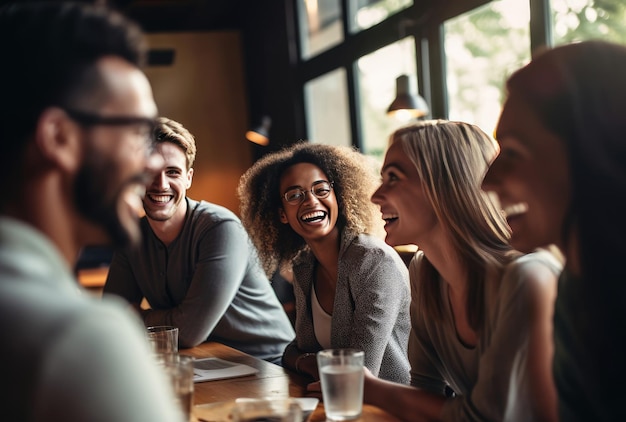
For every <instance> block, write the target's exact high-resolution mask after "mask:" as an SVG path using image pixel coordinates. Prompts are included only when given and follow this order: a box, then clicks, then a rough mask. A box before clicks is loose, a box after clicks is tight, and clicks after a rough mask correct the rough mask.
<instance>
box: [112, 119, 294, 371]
mask: <svg viewBox="0 0 626 422" xmlns="http://www.w3.org/2000/svg"><path fill="white" fill-rule="evenodd" d="M156 142H157V146H156V149H157V151H158V152H159V153H160V154H161V155H162V156H163V159H164V160H165V167H164V169H163V170H162V171H161V172H160V173H158V174H157V175H156V176H155V177H154V179H153V180H152V183H150V184H148V186H147V188H146V196H145V198H144V201H143V205H144V209H145V212H146V217H144V218H143V219H142V221H141V229H142V232H143V236H144V239H145V241H144V243H143V244H142V247H141V249H140V250H129V251H127V250H120V251H117V252H116V254H115V256H114V258H113V261H112V263H111V266H110V269H109V275H108V277H107V282H106V285H105V288H104V291H105V293H114V294H117V295H120V296H122V297H124V298H125V299H126V300H128V301H129V302H130V303H131V304H133V305H134V306H135V307H136V308H137V309H138V310H139V311H140V313H141V315H142V317H143V319H144V323H145V324H146V326H151V325H173V326H175V327H178V328H179V342H180V346H181V347H193V346H196V345H197V344H199V343H201V342H204V341H207V340H213V341H219V342H221V343H224V344H227V345H228V346H231V347H234V348H236V349H240V350H242V351H244V352H246V353H249V354H251V355H253V356H256V357H258V358H261V359H265V360H268V361H271V362H275V363H278V362H280V358H281V356H282V353H283V350H284V349H285V347H286V345H287V344H288V343H289V342H290V341H291V340H292V339H293V338H294V336H295V333H294V331H293V328H292V326H291V323H290V321H289V319H288V317H287V315H286V313H285V311H284V310H283V307H282V305H281V304H280V302H279V301H278V298H277V297H276V294H275V293H274V290H273V289H272V286H271V284H270V282H269V280H268V279H267V276H266V275H265V273H264V271H263V269H262V268H261V266H260V263H259V259H258V256H257V252H256V249H255V248H254V246H253V245H252V243H251V241H250V239H249V238H248V234H247V233H246V231H245V229H244V228H243V226H242V225H241V222H240V221H239V218H237V216H236V215H235V214H234V213H232V212H231V211H229V210H228V209H226V208H224V207H221V206H219V205H215V204H212V203H209V202H206V201H194V200H193V199H191V198H188V197H187V196H186V193H187V189H189V187H190V186H191V182H192V178H193V168H192V166H193V162H194V159H195V155H196V146H195V140H194V137H193V135H192V134H191V133H189V131H188V130H187V129H185V128H184V127H183V126H182V125H181V124H180V123H178V122H175V121H173V120H170V119H167V118H159V119H158V124H157V129H156ZM144 298H145V299H146V300H147V301H148V303H149V304H150V309H140V303H141V302H142V300H143V299H144Z"/></svg>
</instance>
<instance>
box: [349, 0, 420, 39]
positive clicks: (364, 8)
mask: <svg viewBox="0 0 626 422" xmlns="http://www.w3.org/2000/svg"><path fill="white" fill-rule="evenodd" d="M412 4H413V0H350V11H351V12H350V13H351V15H352V16H351V19H350V22H351V25H350V32H358V31H360V30H362V29H367V28H370V27H372V26H374V25H376V24H377V23H380V22H382V21H383V20H385V19H387V18H388V17H389V16H391V15H392V14H394V13H396V12H399V11H400V10H402V9H406V8H407V7H409V6H410V5H412Z"/></svg>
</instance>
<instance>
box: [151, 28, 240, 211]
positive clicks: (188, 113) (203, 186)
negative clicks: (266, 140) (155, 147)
mask: <svg viewBox="0 0 626 422" xmlns="http://www.w3.org/2000/svg"><path fill="white" fill-rule="evenodd" d="M148 40H149V43H150V48H152V49H173V50H174V52H175V55H174V62H173V64H172V65H169V66H148V67H147V69H146V75H147V76H148V79H150V82H151V84H152V88H153V90H154V97H155V99H156V103H157V105H158V107H159V114H160V115H162V116H165V117H169V118H171V119H173V120H176V121H178V122H180V123H182V124H183V126H185V127H186V128H187V129H188V130H189V131H190V132H191V133H192V134H193V135H194V136H195V138H196V145H197V149H198V153H197V157H196V162H195V163H194V166H193V167H194V178H193V184H192V186H191V189H189V190H188V191H187V194H188V196H189V197H191V198H193V199H196V200H200V199H204V200H206V201H209V202H213V203H216V204H219V205H223V206H225V207H226V208H229V209H230V210H231V211H233V212H235V213H236V214H239V201H238V200H237V196H236V188H237V183H238V181H239V177H240V176H241V175H242V174H243V172H245V171H246V169H247V168H248V167H249V166H250V165H251V164H252V147H251V145H250V143H249V142H248V141H246V139H245V137H244V134H245V131H246V129H247V124H248V111H247V110H248V107H247V102H246V95H245V86H244V71H243V60H242V56H243V54H242V46H241V37H240V34H239V33H238V32H235V31H223V32H193V33H192V32H189V33H162V34H150V35H149V36H148Z"/></svg>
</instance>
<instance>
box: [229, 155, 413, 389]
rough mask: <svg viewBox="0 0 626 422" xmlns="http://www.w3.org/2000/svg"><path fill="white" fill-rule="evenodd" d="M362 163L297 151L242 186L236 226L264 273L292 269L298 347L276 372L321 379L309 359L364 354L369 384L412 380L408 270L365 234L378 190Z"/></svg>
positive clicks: (273, 159) (250, 174) (267, 164)
mask: <svg viewBox="0 0 626 422" xmlns="http://www.w3.org/2000/svg"><path fill="white" fill-rule="evenodd" d="M366 163H367V160H366V157H364V156H363V155H362V154H360V153H358V152H357V151H355V150H352V149H351V148H347V147H337V146H331V145H321V144H311V143H299V144H295V145H294V146H291V147H289V148H287V149H285V150H283V151H280V152H275V153H273V154H269V155H267V156H265V157H264V158H262V159H261V160H259V161H257V162H256V163H255V164H254V165H253V166H252V167H251V168H250V169H249V170H248V171H247V172H246V173H245V174H244V175H243V176H242V178H241V181H240V185H239V199H240V201H241V219H242V222H243V224H244V226H245V227H246V229H247V230H248V232H249V234H250V237H251V238H252V240H253V242H254V244H255V245H256V247H257V249H258V250H259V255H260V257H261V260H262V262H263V265H264V267H265V270H266V271H267V273H268V274H272V273H273V272H274V271H275V270H276V268H277V265H278V264H279V263H287V264H288V265H291V266H292V267H293V286H294V295H295V299H296V320H295V329H296V338H295V340H294V341H293V342H292V343H291V344H290V345H289V346H287V348H286V350H285V352H284V354H283V365H284V366H286V367H287V368H290V369H293V370H295V371H298V372H299V373H302V374H306V375H308V376H310V377H311V378H312V379H313V380H317V379H319V374H318V369H317V364H316V360H315V352H317V351H319V350H321V349H325V348H347V347H351V348H357V349H361V350H364V351H365V366H366V367H367V368H368V369H369V370H370V371H371V372H372V373H373V374H374V375H376V376H379V377H381V378H383V379H386V380H391V381H395V382H400V383H405V384H406V383H408V381H409V364H408V359H407V354H406V353H407V349H406V348H407V339H408V334H409V326H410V319H409V303H410V293H409V284H408V271H407V268H406V266H405V265H404V263H403V262H402V260H401V259H400V257H399V255H398V253H397V252H396V251H394V250H393V249H392V248H391V247H390V246H388V245H386V244H385V242H383V241H382V240H381V239H379V238H377V237H376V236H372V235H371V234H370V233H371V232H372V231H373V228H374V227H375V215H376V208H375V207H374V206H373V204H371V202H370V201H369V197H370V195H371V193H372V192H373V191H374V189H375V187H376V180H377V179H376V175H375V171H374V169H373V167H370V166H368V165H367V164H366Z"/></svg>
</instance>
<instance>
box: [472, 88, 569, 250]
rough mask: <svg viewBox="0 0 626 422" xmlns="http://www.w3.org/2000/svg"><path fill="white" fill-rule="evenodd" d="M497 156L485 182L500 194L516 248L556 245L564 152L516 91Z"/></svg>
mask: <svg viewBox="0 0 626 422" xmlns="http://www.w3.org/2000/svg"><path fill="white" fill-rule="evenodd" d="M496 137H497V139H498V143H499V144H500V154H499V155H498V157H497V158H496V159H495V161H494V162H493V163H492V164H491V167H490V168H489V171H488V172H487V174H486V176H485V179H484V181H483V189H484V190H485V191H493V192H495V193H497V194H498V197H499V199H500V203H501V205H502V209H503V210H504V213H505V215H506V219H507V222H508V223H509V226H510V227H511V230H512V231H513V233H512V237H511V244H512V245H513V247H514V248H516V249H518V250H520V251H522V252H529V251H531V250H533V249H534V248H537V247H541V246H546V245H549V244H556V245H557V246H559V247H560V248H561V250H563V245H562V239H561V236H562V227H563V222H564V219H565V216H566V212H567V208H568V206H569V203H570V195H571V190H570V183H569V177H570V176H569V166H568V157H567V151H566V149H565V144H564V141H563V140H562V139H561V138H559V137H558V136H557V135H556V134H554V133H552V132H550V131H549V130H548V129H547V128H545V126H543V124H542V123H541V121H540V120H539V118H538V117H537V115H536V114H535V113H534V112H533V110H532V109H531V107H530V106H529V105H528V104H527V103H526V102H525V101H524V100H523V99H522V98H521V97H520V96H519V95H518V94H516V93H514V92H512V93H511V94H510V95H509V98H508V99H507V101H506V103H505V104H504V108H503V109H502V114H501V116H500V121H499V122H498V126H497V129H496Z"/></svg>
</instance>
